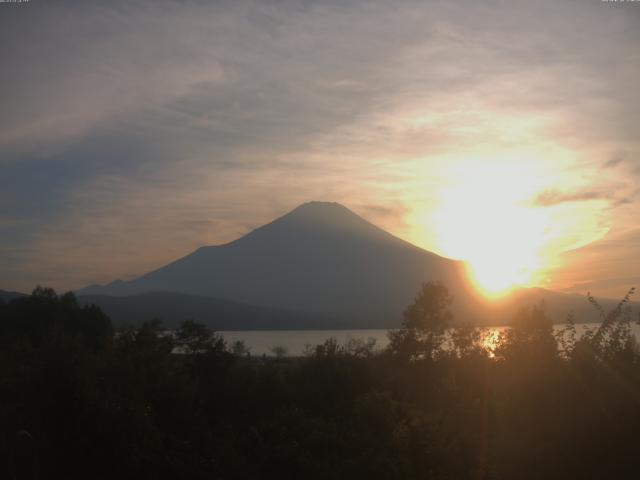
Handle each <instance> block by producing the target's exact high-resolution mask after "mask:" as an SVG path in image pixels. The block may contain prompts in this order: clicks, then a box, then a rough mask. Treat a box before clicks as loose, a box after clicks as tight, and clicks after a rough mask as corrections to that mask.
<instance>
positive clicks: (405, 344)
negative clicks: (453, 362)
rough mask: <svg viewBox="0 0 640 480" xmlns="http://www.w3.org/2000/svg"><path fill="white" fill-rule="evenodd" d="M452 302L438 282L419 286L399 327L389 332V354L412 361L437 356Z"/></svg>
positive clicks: (449, 318) (446, 326)
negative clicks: (402, 356)
mask: <svg viewBox="0 0 640 480" xmlns="http://www.w3.org/2000/svg"><path fill="white" fill-rule="evenodd" d="M452 302H453V297H451V295H450V294H449V290H448V289H447V287H445V286H444V285H443V284H442V283H440V282H427V283H423V284H422V287H421V289H420V291H419V292H418V295H417V297H416V298H415V300H414V302H413V303H412V304H411V305H409V306H408V307H407V309H406V310H405V311H404V315H403V320H402V326H401V328H400V329H399V330H393V331H391V332H390V333H389V339H390V344H389V349H390V351H391V352H392V353H396V354H401V355H404V356H407V357H408V358H409V359H413V360H416V359H419V358H434V357H435V356H437V354H438V352H439V351H440V350H441V347H442V342H443V339H444V334H445V331H446V329H447V328H448V327H449V325H450V323H451V320H452V318H453V316H452V314H451V310H450V306H451V303H452Z"/></svg>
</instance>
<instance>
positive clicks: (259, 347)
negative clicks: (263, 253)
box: [218, 323, 640, 356]
mask: <svg viewBox="0 0 640 480" xmlns="http://www.w3.org/2000/svg"><path fill="white" fill-rule="evenodd" d="M597 325H598V324H595V323H584V324H578V325H576V331H577V332H578V334H580V333H581V332H584V330H585V329H586V328H594V327H597ZM563 327H564V325H554V329H555V330H559V329H561V328H563ZM507 328H509V327H504V326H502V327H486V329H485V331H484V333H483V341H482V343H483V344H484V345H485V346H487V347H493V346H495V341H496V340H497V338H498V337H499V335H500V332H502V331H503V330H505V329H507ZM631 328H632V331H633V332H634V334H635V335H636V338H640V326H638V325H637V324H632V327H631ZM387 332H388V330H385V329H372V330H247V331H222V332H218V333H220V334H221V335H222V336H223V337H224V339H225V340H226V341H227V344H228V345H231V344H232V343H233V342H235V341H236V340H242V341H244V343H245V345H246V346H247V347H248V348H249V349H250V352H251V354H252V355H263V354H264V355H273V352H272V349H273V347H284V349H285V351H286V355H289V356H299V355H302V354H304V352H305V349H306V348H307V346H309V345H310V346H315V345H319V344H321V343H324V342H325V341H326V340H328V339H330V338H335V339H336V340H337V341H338V343H339V344H340V345H344V344H345V343H346V342H348V341H349V340H352V339H353V340H363V341H367V340H369V339H373V340H375V342H376V349H377V350H382V349H384V348H385V347H386V346H387V345H388V344H389V338H388V337H387Z"/></svg>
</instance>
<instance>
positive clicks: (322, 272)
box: [79, 202, 466, 327]
mask: <svg viewBox="0 0 640 480" xmlns="http://www.w3.org/2000/svg"><path fill="white" fill-rule="evenodd" d="M427 280H440V281H443V282H445V283H446V284H447V285H448V286H449V288H450V289H451V290H452V291H454V293H456V294H462V292H463V291H465V289H466V286H465V282H463V266H462V264H461V263H460V262H457V261H453V260H449V259H446V258H443V257H440V256H438V255H435V254H433V253H430V252H427V251H425V250H422V249H420V248H418V247H416V246H414V245H411V244H410V243H408V242H405V241H403V240H401V239H399V238H397V237H395V236H393V235H391V234H389V233H387V232H385V231H384V230H382V229H380V228H378V227H376V226H374V225H372V224H370V223H369V222H367V221H366V220H364V219H362V218H361V217H359V216H358V215H356V214H354V213H353V212H351V211H350V210H348V209H347V208H345V207H343V206H342V205H339V204H336V203H323V202H311V203H306V204H304V205H301V206H300V207H298V208H296V209H295V210H293V211H292V212H290V213H288V214H286V215H284V216H283V217H280V218H278V219H276V220H275V221H273V222H272V223H270V224H267V225H265V226H263V227H260V228H258V229H256V230H254V231H252V232H251V233H249V234H247V235H245V236H244V237H242V238H240V239H238V240H236V241H234V242H231V243H228V244H226V245H220V246H213V247H202V248H199V249H198V250H196V251H194V252H193V253H191V254H189V255H187V256H186V257H183V258H181V259H179V260H176V261H175V262H172V263H170V264H168V265H166V266H164V267H162V268H159V269H158V270H155V271H153V272H150V273H148V274H146V275H144V276H142V277H140V278H138V279H135V280H133V281H130V282H114V283H113V284H110V285H108V286H105V287H95V286H94V287H89V288H87V289H85V290H83V291H81V292H79V293H80V294H81V295H86V294H101V295H132V294H139V293H145V292H153V291H169V292H177V293H184V294H191V295H198V296H211V297H216V298H220V299H227V300H233V301H236V302H242V303H247V304H252V305H260V306H268V307H276V308H284V309H291V310H297V311H306V312H310V313H313V314H321V315H326V316H330V317H332V318H336V319H342V320H344V321H345V322H347V323H345V325H347V324H348V325H349V326H358V325H359V326H367V327H375V326H389V325H396V324H397V322H398V320H399V318H400V315H401V313H402V311H403V309H404V308H405V307H406V305H407V304H409V303H410V302H411V301H412V299H413V296H414V295H415V293H416V292H417V291H418V288H419V286H420V284H421V282H423V281H427Z"/></svg>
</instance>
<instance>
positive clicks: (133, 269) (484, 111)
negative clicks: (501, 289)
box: [0, 0, 640, 289]
mask: <svg viewBox="0 0 640 480" xmlns="http://www.w3.org/2000/svg"><path fill="white" fill-rule="evenodd" d="M639 12H640V10H638V9H632V8H631V9H629V8H626V7H623V8H620V9H614V8H610V6H603V5H600V4H599V3H598V2H593V4H584V5H583V4H581V5H576V4H575V3H572V2H567V3H562V2H545V3H543V4H540V3H539V2H514V3H511V4H508V5H507V4H505V3H504V2H499V1H495V2H492V1H490V2H482V3H481V4H479V3H477V2H460V3H458V2H456V3H455V4H454V3H452V2H438V1H434V2H418V1H403V2H397V3H394V4H393V5H390V4H388V3H387V2H382V1H379V2H378V1H373V2H360V1H355V0H354V1H349V2H322V3H321V2H303V1H287V2H251V1H239V2H200V1H193V2H169V1H162V0H160V1H153V2H151V1H150V0H135V1H126V2H125V1H115V2H109V3H108V4H105V3H104V2H97V1H85V2H82V3H81V4H78V3H77V2H67V1H62V2H54V3H50V2H49V3H45V2H31V3H30V4H29V5H28V6H27V8H22V7H19V8H18V7H16V8H3V9H2V13H3V15H2V16H1V17H0V41H1V42H2V44H3V45H10V46H11V48H4V49H2V50H1V51H0V62H2V65H5V66H7V68H3V69H2V72H1V73H0V78H1V79H2V85H3V93H2V95H3V108H2V109H0V228H4V230H3V233H4V235H3V237H2V238H1V239H0V262H2V265H3V266H4V265H9V264H10V265H11V269H10V270H9V269H0V270H2V273H0V282H1V283H2V284H6V286H7V287H14V286H15V287H16V288H18V287H20V288H25V289H26V288H30V287H31V286H32V285H33V283H34V282H35V281H36V280H37V281H41V282H45V283H51V284H52V285H54V286H58V285H59V286H62V287H65V288H67V287H70V286H74V287H78V286H82V285H83V284H86V283H91V282H93V281H108V280H111V279H113V278H117V277H129V276H132V275H137V274H139V273H142V272H144V271H146V270H148V269H151V268H153V267H155V266H158V265H160V264H162V263H163V262H166V261H168V260H171V259H173V258H176V257H178V256H180V255H182V254H185V253H188V251H189V250H190V249H193V248H195V247H197V246H200V245H202V244H212V243H218V242H224V241H229V240H232V239H233V238H235V237H237V236H238V235H241V234H242V233H245V232H246V231H248V230H249V229H250V228H252V227H254V226H257V225H259V224H261V223H263V222H265V221H268V220H270V219H272V218H273V217H274V216H276V215H278V214H282V213H285V212H286V211H287V210H288V209H289V208H292V207H294V206H296V205H297V204H298V203H301V202H303V201H307V200H310V199H315V198H319V199H327V200H336V201H341V202H344V203H346V204H347V205H349V206H353V207H354V208H355V209H356V210H357V211H360V212H361V213H362V214H363V215H365V216H367V217H368V218H370V219H371V220H372V221H374V222H376V223H379V224H380V225H381V226H384V227H385V228H389V229H390V230H392V231H394V232H396V233H404V232H406V231H409V230H411V228H410V227H411V226H407V225H406V224H405V222H406V221H407V218H409V216H410V213H411V212H412V211H414V210H416V209H417V208H420V207H421V206H422V205H423V204H424V205H434V204H436V203H437V202H436V200H437V199H434V198H433V195H434V193H433V192H435V191H436V188H434V187H437V186H438V185H439V182H441V178H439V177H438V176H437V175H436V174H435V173H434V172H435V167H434V166H437V165H438V164H439V163H443V162H448V161H454V160H455V159H456V158H458V159H460V158H463V159H465V160H466V159H469V158H471V159H473V158H474V157H475V156H476V155H478V154H479V153H482V155H483V156H484V157H486V156H487V155H490V154H491V152H493V151H500V152H502V151H506V152H508V153H509V154H510V155H512V156H513V159H514V160H513V161H514V162H517V161H518V158H519V155H521V154H522V155H524V154H525V153H527V154H529V155H530V154H531V152H534V153H535V154H536V155H538V154H539V155H540V156H541V157H543V156H544V155H548V156H549V158H550V159H546V158H541V160H540V161H549V162H551V161H556V157H558V158H561V159H562V160H563V161H564V159H565V157H566V158H569V159H570V161H567V163H570V165H568V166H567V165H564V164H563V165H562V166H561V167H558V168H566V169H567V170H571V171H573V172H578V173H576V176H577V175H580V176H583V175H584V176H588V175H591V173H589V172H595V171H598V172H600V171H601V170H602V168H601V167H602V166H603V165H604V166H607V165H608V166H609V167H614V166H615V167H616V168H609V169H607V172H606V173H599V174H598V175H600V177H598V176H597V175H596V174H595V173H593V177H590V178H589V179H588V180H586V181H585V183H586V185H580V186H579V188H578V187H576V189H575V191H576V192H577V193H575V192H574V193H572V192H573V190H570V189H567V191H568V192H569V193H566V192H565V190H564V189H562V188H556V187H557V186H555V185H550V186H549V191H548V192H545V193H542V194H541V195H540V197H538V199H537V200H536V201H537V202H539V204H540V205H552V204H554V203H559V202H571V201H587V200H589V199H601V200H604V201H607V202H608V203H609V204H610V205H613V206H617V205H619V206H620V208H619V209H618V208H616V212H617V213H616V215H623V214H625V213H624V212H625V211H626V210H624V209H625V208H631V207H632V206H633V205H635V202H636V197H635V196H634V195H633V192H630V191H629V190H630V189H629V188H627V187H625V188H623V189H618V188H616V190H612V191H610V192H608V191H607V189H602V188H599V187H598V185H600V184H599V183H598V181H601V180H602V178H605V180H606V185H620V184H621V182H622V181H623V180H624V179H622V180H621V179H620V176H621V175H623V172H622V170H624V169H623V168H622V167H625V168H628V169H633V166H634V164H633V162H632V161H631V159H634V158H639V157H638V153H640V147H639V145H638V140H637V131H636V126H637V125H638V120H640V118H638V115H640V113H638V112H640V109H639V108H637V107H638V97H637V95H636V88H635V83H636V79H637V76H638V73H640V72H639V69H640V67H638V65H640V62H638V61H637V60H638V58H637V55H638V53H637V48H636V47H635V45H637V42H638V40H640V38H639V33H638V30H637V29H636V28H634V26H635V25H636V24H637V20H638V18H637V16H638V13H639ZM567 25H572V27H571V28H567ZM611 151H616V152H625V155H626V156H625V160H624V161H622V160H621V159H620V160H618V159H617V157H610V155H611V153H610V152H611ZM479 158H480V157H479ZM602 158H608V159H609V160H608V161H606V162H603V161H602ZM451 159H454V160H451ZM625 202H627V203H626V204H625ZM625 215H630V214H629V213H626V214H625ZM393 217H399V218H397V219H396V220H394V218H393ZM624 218H627V217H624ZM3 225H5V226H6V227H3Z"/></svg>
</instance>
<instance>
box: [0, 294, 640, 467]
mask: <svg viewBox="0 0 640 480" xmlns="http://www.w3.org/2000/svg"><path fill="white" fill-rule="evenodd" d="M631 293H633V292H632V291H631V292H630V294H631ZM451 301H452V299H451V298H450V297H449V295H448V292H447V290H446V288H445V287H443V286H442V285H439V284H425V285H423V287H422V289H421V291H420V292H419V295H418V297H417V298H416V301H415V303H414V304H413V305H411V306H409V307H408V308H407V310H406V312H405V314H404V322H403V325H402V328H400V329H399V330H397V331H395V332H392V333H391V342H390V346H389V347H388V349H386V350H385V351H384V352H382V353H374V351H373V349H372V345H368V344H364V343H358V342H354V343H350V344H349V345H347V346H340V345H338V344H337V343H336V342H335V341H328V342H326V343H325V344H323V345H319V346H317V347H315V348H314V349H312V351H310V353H309V355H307V356H305V357H304V358H297V359H293V358H267V359H261V358H257V359H252V358H250V357H248V356H247V354H246V352H244V351H243V348H242V345H235V346H234V348H228V347H227V346H226V345H225V343H224V342H223V340H222V339H221V338H219V337H218V336H216V335H215V334H214V333H213V332H211V331H209V330H208V329H207V328H206V327H204V326H202V325H198V324H196V323H194V322H190V321H187V322H184V323H183V324H182V326H181V328H180V329H179V330H178V331H177V332H176V334H175V335H174V336H168V335H166V334H164V333H163V330H162V328H161V325H160V323H158V322H148V323H145V324H144V325H142V326H141V327H139V328H136V329H133V328H128V329H122V330H120V331H118V332H114V330H113V328H112V326H111V322H110V320H109V319H108V318H107V317H106V316H105V315H104V314H103V313H102V312H101V311H100V310H99V309H98V308H97V307H80V306H79V305H78V303H77V302H76V299H75V297H74V296H73V295H72V294H65V295H62V296H58V295H56V294H55V292H53V291H52V290H50V289H42V288H38V289H36V290H35V291H34V292H33V294H32V295H31V296H30V297H27V298H22V299H16V300H13V301H11V302H10V303H8V304H0V469H1V470H2V471H0V477H3V478H4V477H5V476H7V474H8V476H9V478H11V476H12V475H13V476H14V477H15V478H70V479H72V478H82V479H92V478H97V479H101V478H105V479H106V478H109V479H111V478H136V479H145V478H149V479H158V478H170V479H180V478H194V479H199V478H203V479H204V478H207V479H212V478H220V479H261V478H269V479H270V478H274V479H275V478H278V479H302V478H304V479H360V478H363V479H529V478H531V479H534V478H535V479H541V478H545V479H553V478H559V479H560V478H561V479H574V478H576V479H590V478H593V479H596V478H597V479H602V478H612V479H625V478H638V475H639V474H640V352H639V350H638V347H637V345H636V342H635V338H634V337H633V336H632V334H631V330H630V328H631V327H630V325H631V320H632V319H631V316H630V314H629V312H628V311H627V310H625V306H626V304H627V302H628V296H627V297H626V298H625V299H624V300H623V301H622V302H621V303H620V305H619V306H618V308H617V309H615V310H614V311H612V312H610V313H608V314H605V312H602V317H603V322H602V325H601V326H600V328H599V329H597V330H593V331H590V332H588V333H587V334H586V335H584V336H581V337H580V338H578V336H577V335H576V333H575V328H574V327H573V324H572V323H571V322H569V323H568V324H567V326H566V328H565V330H564V332H562V334H561V335H559V336H557V337H556V336H554V334H553V329H552V325H551V323H550V322H549V321H548V319H547V318H546V317H545V314H544V310H543V308H542V307H535V308H531V309H528V310H523V311H522V312H521V313H520V314H519V315H518V316H517V318H515V319H514V322H513V326H512V328H511V329H510V330H508V331H507V332H506V333H505V334H504V336H503V338H501V339H500V341H499V342H498V344H497V346H496V347H495V348H493V349H491V350H488V349H487V348H485V347H483V345H482V343H481V342H480V339H481V334H482V333H481V331H480V330H478V329H476V328H473V327H471V326H457V327H455V328H449V327H450V326H451V323H452V320H453V319H452V318H451V314H450V313H449V306H450V304H451ZM590 301H592V303H593V304H594V306H595V307H596V308H598V304H597V302H596V301H595V300H593V299H592V298H590ZM176 352H180V353H179V354H177V353H176Z"/></svg>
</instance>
